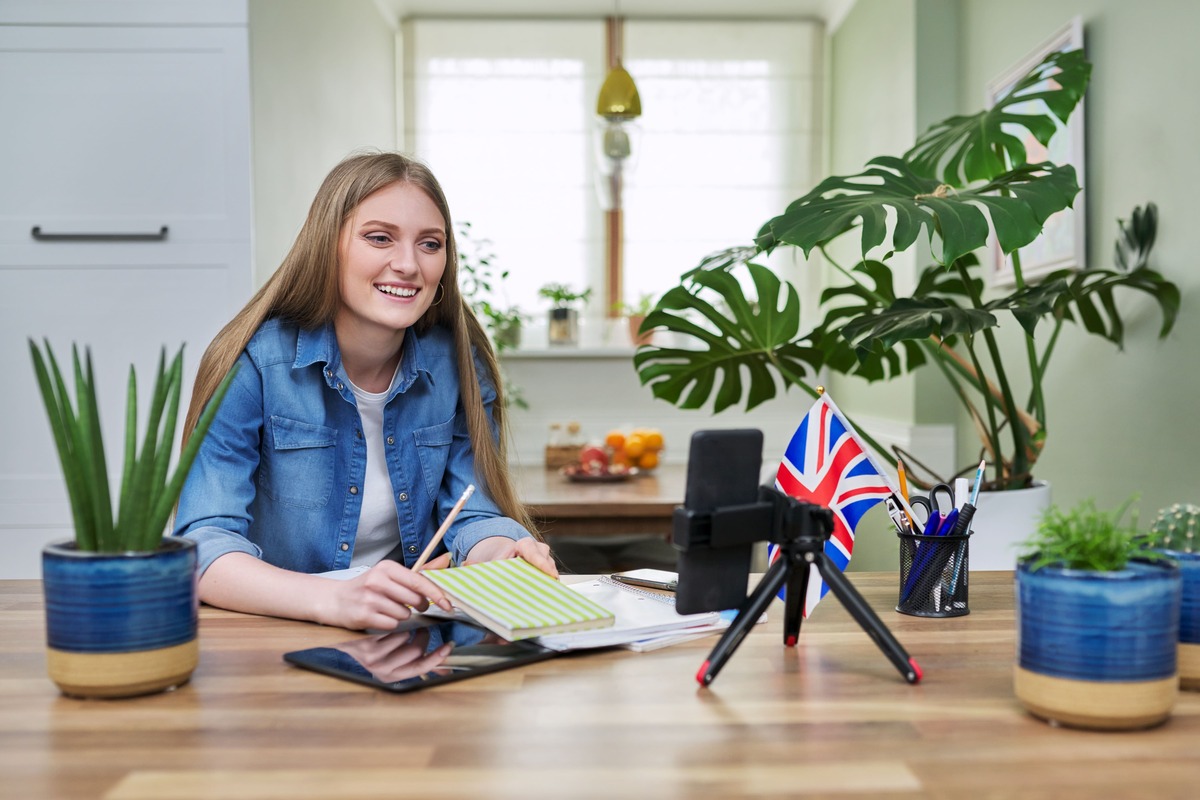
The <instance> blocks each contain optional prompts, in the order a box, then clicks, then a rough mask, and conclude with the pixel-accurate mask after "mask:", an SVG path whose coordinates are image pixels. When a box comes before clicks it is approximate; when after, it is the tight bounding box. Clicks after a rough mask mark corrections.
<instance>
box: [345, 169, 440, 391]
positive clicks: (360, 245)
mask: <svg viewBox="0 0 1200 800" xmlns="http://www.w3.org/2000/svg"><path fill="white" fill-rule="evenodd" d="M338 260H339V262H340V263H341V268H340V269H339V271H338V291H339V294H340V296H341V304H340V305H339V306H338V310H337V313H336V314H335V315H334V328H335V329H336V330H337V333H338V343H339V346H340V347H341V351H342V364H343V365H344V366H345V368H346V374H347V375H348V376H349V377H350V380H351V382H352V383H353V384H354V385H355V386H359V387H361V388H363V389H366V390H368V391H371V392H383V391H386V390H387V389H388V387H389V386H390V385H391V382H392V376H393V375H394V374H395V371H396V367H397V365H398V364H399V363H400V351H401V346H402V345H403V343H404V332H405V331H406V330H407V329H408V328H410V327H412V326H413V325H414V324H416V322H417V320H419V319H420V318H421V317H422V316H424V314H425V312H426V311H427V310H428V309H429V307H430V306H431V305H433V303H434V301H435V297H436V298H437V299H438V300H441V299H444V294H445V293H444V291H441V292H439V289H440V288H441V280H442V274H443V273H444V272H445V270H446V228H445V222H444V220H443V218H442V214H441V212H440V211H439V210H438V207H437V206H436V205H435V204H434V202H433V201H432V200H431V199H430V198H429V195H427V194H426V193H425V192H423V191H422V190H420V189H418V188H417V187H415V186H413V185H412V184H408V183H393V184H392V185H390V186H385V187H384V188H382V189H379V190H378V191H376V192H374V193H373V194H371V195H370V196H368V197H367V198H366V199H365V200H363V202H362V203H361V204H360V205H359V206H358V208H357V209H355V210H354V212H353V214H352V215H351V218H350V219H349V220H348V221H347V223H346V225H345V227H344V231H343V234H342V236H341V240H340V242H339V247H338Z"/></svg>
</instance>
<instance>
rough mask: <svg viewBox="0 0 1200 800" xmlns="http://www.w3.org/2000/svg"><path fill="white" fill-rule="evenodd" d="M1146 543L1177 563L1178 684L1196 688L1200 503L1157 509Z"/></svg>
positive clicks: (1199, 674) (1199, 686)
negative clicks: (1179, 593) (1179, 590)
mask: <svg viewBox="0 0 1200 800" xmlns="http://www.w3.org/2000/svg"><path fill="white" fill-rule="evenodd" d="M1146 544H1147V546H1149V547H1151V548H1154V549H1156V550H1158V551H1159V552H1160V553H1162V554H1163V555H1164V556H1166V557H1168V558H1170V559H1172V560H1173V561H1175V562H1176V563H1177V564H1179V571H1180V575H1181V578H1182V585H1183V588H1182V599H1181V602H1180V608H1179V686H1180V688H1182V689H1191V690H1200V552H1198V551H1197V547H1198V546H1200V506H1195V505H1192V504H1191V503H1175V504H1174V505H1171V506H1167V507H1166V508H1164V509H1162V510H1160V511H1159V512H1158V514H1157V516H1156V517H1155V518H1154V522H1153V524H1151V525H1150V533H1149V534H1148V535H1147V537H1146Z"/></svg>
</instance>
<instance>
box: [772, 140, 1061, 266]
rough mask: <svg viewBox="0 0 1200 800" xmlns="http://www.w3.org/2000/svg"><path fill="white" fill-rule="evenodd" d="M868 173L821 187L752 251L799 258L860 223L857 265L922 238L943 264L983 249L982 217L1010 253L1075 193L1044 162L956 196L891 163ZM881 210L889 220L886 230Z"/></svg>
mask: <svg viewBox="0 0 1200 800" xmlns="http://www.w3.org/2000/svg"><path fill="white" fill-rule="evenodd" d="M868 167H869V168H868V169H867V170H866V171H865V172H863V173H861V174H859V175H853V176H849V177H840V176H834V177H832V178H827V179H825V180H824V181H822V182H821V183H820V184H819V185H818V186H817V187H816V188H815V189H813V190H812V191H811V192H809V193H808V194H806V195H805V196H804V197H801V198H800V199H799V200H796V201H795V202H793V203H792V204H791V205H789V206H788V208H787V210H786V211H785V212H784V213H783V214H781V215H780V216H778V217H775V218H774V219H772V220H770V221H769V222H768V223H767V224H766V225H764V226H763V227H762V229H761V230H760V231H759V233H758V237H757V238H756V240H755V242H756V244H757V245H758V246H759V248H760V249H761V250H764V251H768V252H769V251H771V250H773V249H775V248H776V247H778V246H780V245H783V244H788V245H794V246H796V247H799V248H801V249H802V250H803V251H804V254H805V255H806V256H807V255H808V254H809V253H811V252H812V250H813V249H814V248H816V247H821V246H823V245H825V244H827V243H828V242H830V241H832V240H834V239H836V238H837V237H839V236H841V235H842V234H843V233H846V232H847V231H849V230H851V229H852V228H854V227H856V226H857V225H859V224H861V226H862V253H863V258H864V260H865V259H866V255H867V252H868V251H869V250H871V249H872V248H875V247H877V246H879V245H881V244H884V243H885V242H888V243H889V244H890V249H891V250H893V251H896V252H899V251H902V250H907V249H908V248H909V247H911V246H912V245H913V243H914V242H916V240H917V237H918V236H920V235H921V234H922V231H925V235H926V236H928V237H929V239H930V242H931V245H932V242H933V241H935V240H940V241H941V253H940V255H939V254H938V253H937V251H936V248H935V253H934V255H935V257H936V258H937V260H938V261H939V262H941V263H942V264H951V263H953V262H954V261H955V260H956V259H958V258H960V257H962V256H963V255H965V254H967V253H969V252H971V251H972V250H976V249H978V248H980V247H982V246H983V245H984V244H985V243H986V242H987V239H988V219H989V218H990V219H991V223H992V227H994V228H995V231H996V238H997V239H998V240H999V242H1000V246H1001V248H1002V249H1003V250H1004V252H1006V253H1011V252H1012V251H1013V250H1016V249H1017V248H1020V247H1024V246H1025V245H1027V244H1029V243H1030V242H1032V241H1033V240H1034V239H1036V238H1037V237H1038V235H1039V234H1040V233H1041V232H1042V225H1043V224H1044V223H1045V221H1046V219H1047V218H1048V217H1049V216H1050V215H1051V214H1053V213H1055V212H1057V211H1061V210H1063V209H1064V208H1069V207H1070V205H1071V203H1072V201H1073V200H1074V199H1075V195H1076V194H1078V192H1079V184H1078V183H1077V182H1076V180H1075V169H1074V167H1071V166H1063V167H1060V166H1056V165H1054V164H1050V163H1048V162H1047V163H1042V164H1026V165H1025V166H1022V167H1018V168H1017V169H1014V170H1012V171H1010V172H1007V173H1005V174H1003V175H1000V176H999V177H997V178H996V179H995V180H993V181H991V182H989V183H987V184H986V185H984V186H980V187H977V188H971V189H963V190H958V191H956V190H947V188H946V187H945V186H943V185H941V184H939V183H938V182H937V181H936V180H933V179H931V178H924V177H921V176H920V175H917V174H916V173H914V172H913V171H912V168H911V167H910V166H909V164H908V163H907V162H905V161H904V160H902V159H899V158H895V157H892V156H881V157H879V158H875V159H872V160H871V161H869V162H868ZM981 208H982V209H986V210H987V214H986V215H985V214H984V212H983V210H981ZM889 209H890V210H891V211H893V212H894V213H895V225H894V227H891V226H889V222H888V211H889ZM889 236H890V241H889Z"/></svg>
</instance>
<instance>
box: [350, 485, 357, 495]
mask: <svg viewBox="0 0 1200 800" xmlns="http://www.w3.org/2000/svg"><path fill="white" fill-rule="evenodd" d="M350 494H358V487H357V486H351V487H350Z"/></svg>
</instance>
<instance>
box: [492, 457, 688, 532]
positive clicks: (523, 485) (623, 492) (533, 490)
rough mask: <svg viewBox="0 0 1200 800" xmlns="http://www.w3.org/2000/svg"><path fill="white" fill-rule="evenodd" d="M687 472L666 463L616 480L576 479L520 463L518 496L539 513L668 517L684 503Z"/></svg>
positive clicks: (549, 515) (515, 471)
mask: <svg viewBox="0 0 1200 800" xmlns="http://www.w3.org/2000/svg"><path fill="white" fill-rule="evenodd" d="M686 472H687V469H686V467H685V466H684V465H682V464H664V465H663V466H661V467H659V468H658V469H655V470H653V471H652V472H649V473H645V474H642V475H635V476H633V477H631V478H629V479H627V480H623V481H618V482H614V483H577V482H574V481H569V480H567V479H566V478H565V477H563V476H562V475H561V474H560V473H559V472H558V471H557V470H549V469H546V468H545V467H542V466H540V465H539V466H530V467H518V468H517V469H515V470H514V477H515V478H516V483H517V491H518V496H519V497H520V498H521V500H522V501H524V503H525V504H526V505H527V506H529V508H530V509H531V511H532V513H533V514H534V516H536V517H553V518H587V517H596V516H605V517H612V518H617V517H641V516H661V517H664V518H667V519H669V518H670V517H671V513H672V512H673V511H674V509H675V506H677V505H680V504H681V503H683V491H684V485H685V481H686Z"/></svg>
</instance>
